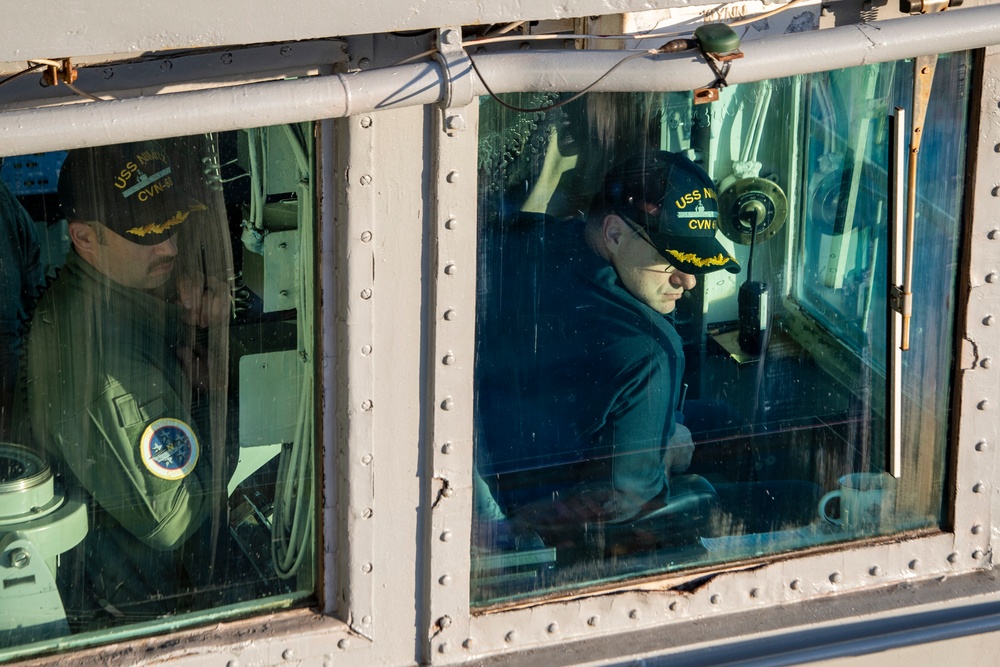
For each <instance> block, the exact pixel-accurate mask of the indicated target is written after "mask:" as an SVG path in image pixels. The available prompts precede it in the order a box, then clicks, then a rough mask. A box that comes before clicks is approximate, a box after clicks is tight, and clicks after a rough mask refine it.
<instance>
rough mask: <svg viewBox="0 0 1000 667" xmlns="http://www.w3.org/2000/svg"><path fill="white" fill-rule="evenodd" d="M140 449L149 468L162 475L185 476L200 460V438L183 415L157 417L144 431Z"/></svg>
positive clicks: (164, 477) (178, 477)
mask: <svg viewBox="0 0 1000 667" xmlns="http://www.w3.org/2000/svg"><path fill="white" fill-rule="evenodd" d="M139 453H140V455H141V457H142V462H143V464H144V465H145V466H146V469H147V470H149V472H151V473H153V474H154V475H155V476H157V477H159V478H160V479H169V480H177V479H183V478H185V477H187V476H188V474H190V472H191V471H192V470H194V466H195V464H196V463H197V462H198V438H197V437H195V434H194V430H193V429H192V428H191V427H190V426H188V425H187V424H185V423H184V422H182V421H180V420H179V419H167V418H164V419H157V420H156V421H154V422H151V423H150V424H149V425H148V426H146V430H145V431H143V432H142V440H141V442H140V443H139Z"/></svg>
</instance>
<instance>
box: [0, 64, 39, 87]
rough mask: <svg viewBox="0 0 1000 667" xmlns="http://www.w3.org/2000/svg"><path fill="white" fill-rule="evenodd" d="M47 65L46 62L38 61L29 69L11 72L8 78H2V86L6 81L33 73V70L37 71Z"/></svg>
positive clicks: (0, 80)
mask: <svg viewBox="0 0 1000 667" xmlns="http://www.w3.org/2000/svg"><path fill="white" fill-rule="evenodd" d="M29 65H31V63H30V62H29ZM45 66H46V65H45V63H36V64H34V65H31V66H30V67H28V68H27V69H23V70H21V71H20V72H15V73H14V74H11V75H10V76H8V77H7V78H6V79H0V86H2V85H4V84H5V83H10V82H11V81H13V80H14V79H17V78H19V77H22V76H24V75H25V74H31V73H32V72H37V71H38V70H40V69H41V68H43V67H45Z"/></svg>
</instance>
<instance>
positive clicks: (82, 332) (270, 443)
mask: <svg viewBox="0 0 1000 667" xmlns="http://www.w3.org/2000/svg"><path fill="white" fill-rule="evenodd" d="M312 156H313V145H312V129H311V127H310V126H308V125H303V126H287V127H273V128H261V129H252V130H245V131H240V132H231V133H225V134H220V135H199V136H192V137H173V138H164V139H160V140H157V141H145V142H137V143H129V144H120V145H113V146H102V147H97V148H88V149H77V150H72V151H68V152H66V151H62V152H56V153H51V154H44V155H34V156H21V157H15V158H8V159H6V160H5V162H4V165H3V171H2V172H0V175H2V177H3V180H2V181H0V202H3V203H4V207H3V208H2V209H0V214H2V215H0V221H2V222H3V224H4V228H5V229H4V234H5V237H4V238H5V244H4V249H5V251H6V252H7V253H11V254H14V255H15V256H16V257H22V256H23V257H25V258H28V259H30V260H32V261H27V260H25V261H23V262H22V263H21V264H14V266H22V267H23V269H22V271H20V282H21V284H23V288H22V290H21V294H20V295H19V294H17V293H11V294H7V295H6V297H5V299H6V301H7V303H5V307H8V310H9V312H10V313H11V316H12V317H13V318H14V323H13V325H12V326H10V327H8V329H9V332H7V333H9V335H8V337H7V339H6V341H5V342H6V343H7V348H5V352H9V353H10V354H11V355H12V358H15V359H16V358H18V355H19V356H20V359H21V368H20V375H19V376H18V375H17V372H16V371H13V370H12V367H11V366H7V365H5V366H4V371H5V373H8V372H9V373H13V376H14V377H12V378H8V377H6V376H5V384H4V386H5V387H6V386H7V385H8V383H10V384H12V385H16V386H15V388H14V389H13V390H12V392H10V395H9V394H8V392H6V391H5V393H4V399H5V403H4V412H3V416H4V421H3V425H4V429H5V430H4V439H5V440H6V441H7V442H8V443H10V444H2V445H0V474H2V475H3V479H2V480H0V517H2V519H0V540H2V542H0V548H3V550H4V555H3V556H2V557H0V576H2V577H3V579H4V587H3V593H0V647H3V648H6V649H8V650H17V649H21V650H24V649H27V648H29V647H34V648H38V649H41V648H44V647H46V646H52V645H53V644H54V642H58V643H59V645H60V646H62V647H66V646H74V645H82V644H87V643H95V642H98V641H106V640H107V639H109V638H111V637H113V636H114V635H113V634H109V633H108V631H109V629H112V628H118V627H124V626H133V627H132V628H131V629H132V631H133V632H134V631H135V630H138V631H139V632H144V631H148V632H153V631H156V629H157V628H158V627H162V623H163V621H164V619H169V620H170V622H171V624H172V626H176V622H177V619H185V618H186V619H189V620H190V621H192V622H194V621H197V620H198V618H199V615H198V614H197V613H196V612H213V615H212V617H213V618H218V617H219V614H220V613H221V614H223V615H225V614H229V615H234V614H246V613H249V612H252V611H255V610H260V609H268V608H270V609H273V608H276V607H277V606H287V605H288V604H290V603H292V602H293V601H296V600H303V599H305V598H307V597H308V596H309V595H310V594H311V592H312V589H313V586H314V577H315V554H314V549H315V523H314V518H313V511H314V502H313V498H314V479H313V478H314V473H313V465H314V450H315V447H314V436H313V433H314V426H313V419H314V407H313V370H312V367H313V362H312V360H313V342H312V341H313V339H312V335H313V331H314V328H313V318H314V315H315V311H314V305H313V304H314V301H313V294H312V280H311V272H312V261H313V260H312V258H313V250H312V243H311V239H312V235H313V229H314V223H313V206H312V201H313V191H312V182H313V179H312V174H313V158H312ZM8 237H9V240H10V242H9V243H8V242H7V240H8ZM3 263H4V265H5V268H6V265H7V262H6V260H4V262H3ZM43 273H44V274H46V275H47V279H46V280H45V281H44V286H42V283H41V281H39V280H38V277H39V276H40V275H41V274H43ZM36 288H38V289H37V290H36ZM39 293H40V295H39ZM12 304H17V306H18V307H15V306H14V305H12ZM28 313H30V317H29V316H28ZM5 317H6V316H5ZM15 380H17V381H16V382H15ZM8 396H9V398H8ZM201 617H202V618H207V616H204V615H202V616H201ZM9 654H15V653H13V652H12V653H9Z"/></svg>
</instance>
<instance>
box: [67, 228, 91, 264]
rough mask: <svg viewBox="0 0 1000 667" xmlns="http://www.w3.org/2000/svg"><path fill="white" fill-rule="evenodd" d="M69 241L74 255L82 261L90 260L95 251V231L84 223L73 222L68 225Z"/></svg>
mask: <svg viewBox="0 0 1000 667" xmlns="http://www.w3.org/2000/svg"><path fill="white" fill-rule="evenodd" d="M68 227H69V240H70V242H72V244H73V247H74V248H75V249H76V254H78V255H80V257H83V258H84V259H90V258H92V257H93V256H94V253H95V252H96V251H97V249H96V246H97V231H96V230H95V229H94V228H93V227H91V226H90V225H88V224H87V223H85V222H79V221H77V220H74V221H72V222H70V223H69V225H68Z"/></svg>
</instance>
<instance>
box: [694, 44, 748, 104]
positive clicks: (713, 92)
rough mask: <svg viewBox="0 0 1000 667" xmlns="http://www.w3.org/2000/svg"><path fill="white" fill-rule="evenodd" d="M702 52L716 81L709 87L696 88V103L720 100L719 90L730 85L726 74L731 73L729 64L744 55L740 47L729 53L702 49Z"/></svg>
mask: <svg viewBox="0 0 1000 667" xmlns="http://www.w3.org/2000/svg"><path fill="white" fill-rule="evenodd" d="M701 53H702V55H703V56H705V62H707V63H708V66H709V67H711V68H712V73H714V74H715V81H713V82H712V85H711V86H709V87H707V88H695V90H694V103H695V104H707V103H708V102H716V101H718V99H719V91H720V90H722V89H723V88H725V87H726V86H728V85H729V84H728V83H726V76H728V75H729V65H730V64H731V63H732V61H734V60H738V59H740V58H742V57H743V52H742V51H740V50H738V49H737V50H735V51H729V52H728V53H708V52H706V51H702V52H701Z"/></svg>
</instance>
